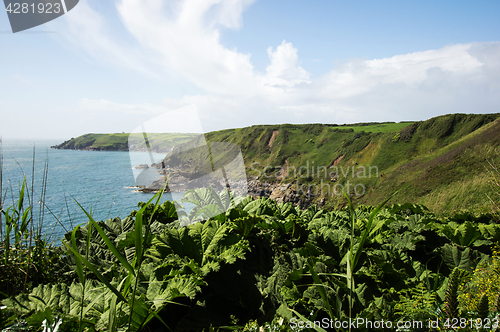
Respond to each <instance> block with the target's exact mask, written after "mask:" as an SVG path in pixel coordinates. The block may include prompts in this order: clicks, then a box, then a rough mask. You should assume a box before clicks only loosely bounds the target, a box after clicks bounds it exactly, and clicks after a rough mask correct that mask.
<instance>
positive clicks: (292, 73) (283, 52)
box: [266, 40, 311, 87]
mask: <svg viewBox="0 0 500 332" xmlns="http://www.w3.org/2000/svg"><path fill="white" fill-rule="evenodd" d="M267 54H268V55H269V59H270V60H271V64H270V65H269V66H268V67H267V68H266V79H267V81H268V84H269V85H277V86H280V85H281V86H283V85H284V86H287V87H291V86H294V85H297V84H299V83H310V82H311V81H310V80H309V73H308V72H307V71H306V70H305V69H304V68H302V67H300V66H299V65H298V62H299V57H298V56H297V49H296V48H294V47H293V45H292V43H287V42H286V41H284V40H283V42H282V43H281V45H279V46H278V47H277V48H276V51H273V48H272V47H269V48H268V49H267Z"/></svg>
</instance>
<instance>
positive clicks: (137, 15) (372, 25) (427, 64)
mask: <svg viewBox="0 0 500 332" xmlns="http://www.w3.org/2000/svg"><path fill="white" fill-rule="evenodd" d="M499 15H500V2H499V1H480V2H470V1H314V0H312V1H307V2H306V1H282V0H274V1H249V0H212V1H206V0H205V1H202V0H176V1H160V0H116V1H111V0H109V1H102V0H101V1H96V0H87V1H86V0H81V1H80V3H79V4H78V5H77V6H76V7H75V8H74V9H73V10H72V11H70V12H68V13H67V14H66V15H64V16H63V17H61V18H58V19H56V20H54V21H52V22H49V23H47V24H44V25H41V26H39V27H35V28H33V29H30V30H27V31H25V32H19V33H16V34H12V33H11V32H10V25H9V22H8V18H7V14H6V13H5V12H1V13H0V63H1V65H0V66H1V70H0V119H1V121H0V135H2V137H4V138H30V139H31V138H61V139H68V138H70V137H76V136H78V135H81V134H84V133H88V132H130V131H132V130H133V129H134V128H136V127H137V126H139V125H140V124H141V123H143V122H145V121H148V120H150V119H152V118H155V117H157V116H161V115H162V114H164V113H165V112H169V111H173V110H176V109H179V108H182V107H186V106H193V105H194V106H195V107H196V109H197V111H198V114H199V117H200V121H201V124H202V126H203V129H204V130H205V131H210V130H218V129H225V128H232V127H243V126H249V125H254V124H272V123H311V122H316V123H353V122H368V121H403V120H424V119H428V118H430V117H433V116H437V115H441V114H447V113H458V112H460V113H493V112H500V107H499V106H500V20H498V17H499ZM174 120H176V121H182V120H180V118H179V119H174Z"/></svg>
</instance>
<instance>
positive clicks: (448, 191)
mask: <svg viewBox="0 0 500 332" xmlns="http://www.w3.org/2000/svg"><path fill="white" fill-rule="evenodd" d="M499 116H500V114H450V115H444V116H439V117H435V118H432V119H429V120H426V121H419V122H415V123H398V124H396V123H384V124H377V123H370V124H363V125H352V126H336V125H327V124H309V125H289V124H285V125H270V126H252V127H247V128H241V129H230V130H224V131H219V132H213V133H209V134H207V139H208V140H209V141H224V142H232V143H234V144H236V145H238V146H239V147H240V148H241V150H242V153H243V157H244V160H245V165H246V170H247V174H248V176H249V177H250V178H251V179H252V180H251V181H249V188H250V193H252V194H253V195H255V196H262V195H264V196H270V197H273V198H277V199H278V200H285V201H291V202H294V203H296V204H300V205H304V206H307V205H309V204H320V205H325V206H327V207H332V208H334V207H338V206H342V205H344V204H345V197H344V195H343V192H344V193H346V194H347V195H348V196H349V197H350V198H351V199H352V200H354V201H355V202H357V203H362V204H371V205H374V204H377V203H379V202H381V201H382V200H383V199H385V198H386V197H388V196H389V195H391V194H392V193H393V192H395V191H396V190H399V192H398V196H399V197H398V198H397V199H398V200H401V201H409V202H415V203H423V204H426V205H428V206H429V207H431V208H433V209H434V211H435V212H437V213H448V212H450V213H451V212H453V211H456V210H460V209H471V210H477V211H478V212H479V211H488V210H490V208H491V206H490V205H489V202H488V198H487V196H486V195H487V194H488V193H489V192H490V191H491V188H490V184H489V183H488V181H489V180H488V177H489V173H488V165H489V164H488V161H490V162H493V163H497V164H500V159H499V154H498V152H500V151H499V146H500V120H499V119H498V118H499ZM495 151H496V152H495Z"/></svg>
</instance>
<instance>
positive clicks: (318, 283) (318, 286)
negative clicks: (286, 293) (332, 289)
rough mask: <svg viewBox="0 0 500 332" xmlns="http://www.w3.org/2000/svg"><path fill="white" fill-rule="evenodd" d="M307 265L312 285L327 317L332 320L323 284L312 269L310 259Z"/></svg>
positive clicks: (332, 316)
mask: <svg viewBox="0 0 500 332" xmlns="http://www.w3.org/2000/svg"><path fill="white" fill-rule="evenodd" d="M308 265H309V271H311V276H312V278H313V280H314V284H315V285H316V289H317V290H318V293H319V295H320V296H321V299H322V300H323V303H324V304H325V306H326V310H327V312H328V316H330V318H331V319H334V315H333V311H332V307H331V306H330V301H329V300H328V295H327V294H326V291H325V287H324V286H323V283H322V282H321V279H320V278H319V276H318V273H317V272H316V270H315V269H314V261H313V259H312V258H311V257H310V258H309V260H308Z"/></svg>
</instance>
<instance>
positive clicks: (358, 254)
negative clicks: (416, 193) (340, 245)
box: [351, 191, 398, 271]
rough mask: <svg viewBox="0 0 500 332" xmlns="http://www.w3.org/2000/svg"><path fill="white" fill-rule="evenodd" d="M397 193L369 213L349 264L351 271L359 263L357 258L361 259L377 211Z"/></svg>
mask: <svg viewBox="0 0 500 332" xmlns="http://www.w3.org/2000/svg"><path fill="white" fill-rule="evenodd" d="M397 193H398V192H397V191H396V192H395V193H393V194H392V195H391V196H389V197H388V198H387V199H386V200H385V201H383V202H382V203H381V204H380V205H379V206H377V208H376V209H375V210H373V211H372V213H370V216H369V217H368V223H367V224H366V227H365V230H364V232H363V236H362V237H361V241H360V242H359V246H358V248H357V249H356V254H355V256H354V258H353V260H352V262H351V265H352V269H353V271H354V270H355V269H356V265H357V264H358V262H359V258H360V257H361V254H362V252H363V247H364V245H365V242H366V240H367V239H368V235H369V234H370V230H371V227H372V223H373V219H375V217H376V216H377V214H378V213H379V211H380V210H381V209H382V207H383V206H384V205H385V204H386V203H387V202H388V201H389V200H390V199H391V198H392V197H394V195H396V194H397Z"/></svg>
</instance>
